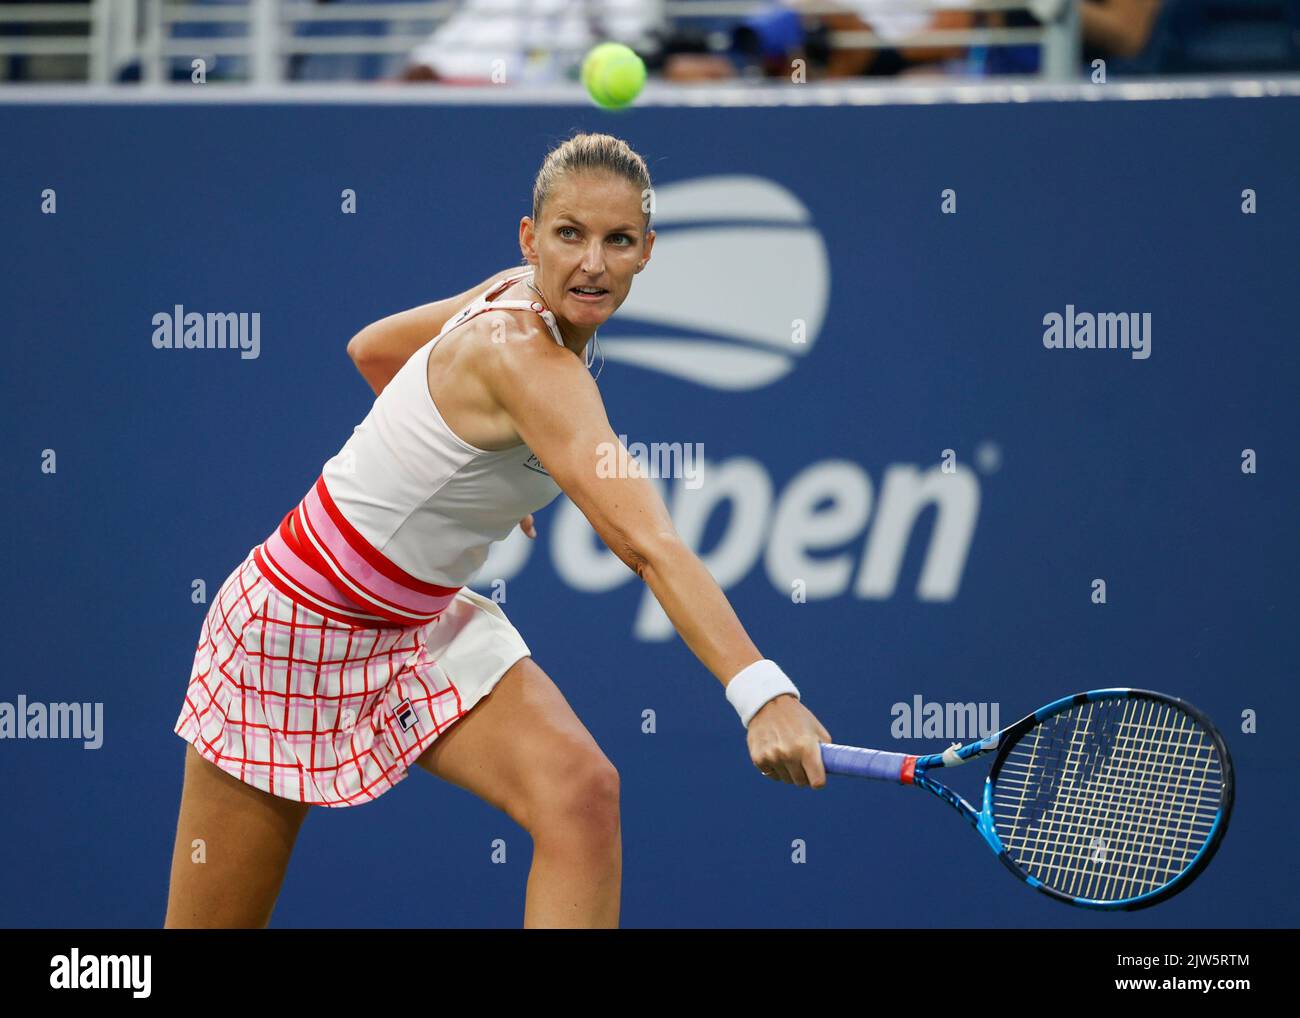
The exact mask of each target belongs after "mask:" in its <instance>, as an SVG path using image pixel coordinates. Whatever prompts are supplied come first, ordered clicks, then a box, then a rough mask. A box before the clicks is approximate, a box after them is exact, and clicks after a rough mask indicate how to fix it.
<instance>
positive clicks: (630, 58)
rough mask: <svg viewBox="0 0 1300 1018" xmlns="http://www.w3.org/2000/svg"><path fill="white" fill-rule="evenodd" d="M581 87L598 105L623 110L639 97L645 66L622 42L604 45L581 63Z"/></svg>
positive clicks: (596, 47) (592, 49) (591, 52)
mask: <svg viewBox="0 0 1300 1018" xmlns="http://www.w3.org/2000/svg"><path fill="white" fill-rule="evenodd" d="M582 83H583V85H584V86H586V89H587V94H588V95H590V96H591V97H592V98H593V99H594V100H596V102H597V103H598V104H599V105H601V106H604V107H605V108H606V109H611V110H616V109H620V108H621V107H623V106H627V105H628V104H629V103H631V102H632V100H633V99H635V98H636V97H637V96H638V95H640V93H641V87H642V86H643V85H644V84H645V63H644V62H643V61H642V60H641V58H640V57H639V56H637V55H636V52H635V51H634V50H632V49H631V48H630V47H628V46H624V45H623V44H622V43H621V42H602V43H601V44H600V45H599V46H593V47H592V48H591V50H590V51H589V52H588V53H587V55H586V56H585V57H584V58H583V60H582Z"/></svg>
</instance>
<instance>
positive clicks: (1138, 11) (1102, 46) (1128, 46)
mask: <svg viewBox="0 0 1300 1018" xmlns="http://www.w3.org/2000/svg"><path fill="white" fill-rule="evenodd" d="M1159 13H1160V0H1083V3H1082V4H1080V6H1079V20H1080V23H1081V24H1082V26H1083V57H1084V63H1085V64H1088V63H1091V62H1092V61H1093V60H1094V59H1096V58H1098V57H1101V58H1103V59H1104V58H1107V57H1135V56H1137V55H1138V54H1139V53H1141V52H1142V50H1143V49H1145V48H1146V44H1147V41H1148V40H1149V39H1150V38H1151V29H1152V28H1153V27H1154V26H1155V23H1156V15H1157V14H1159Z"/></svg>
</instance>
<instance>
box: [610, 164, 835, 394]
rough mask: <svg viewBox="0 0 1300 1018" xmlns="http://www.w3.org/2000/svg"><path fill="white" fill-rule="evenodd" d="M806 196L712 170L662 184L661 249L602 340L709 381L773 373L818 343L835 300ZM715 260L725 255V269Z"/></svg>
mask: <svg viewBox="0 0 1300 1018" xmlns="http://www.w3.org/2000/svg"><path fill="white" fill-rule="evenodd" d="M811 218H812V217H811V215H810V213H809V212H808V209H807V208H805V207H804V205H803V203H802V202H801V201H800V200H799V199H798V198H797V197H796V196H795V195H794V194H792V193H791V192H790V191H788V190H786V189H785V188H784V187H782V186H781V185H779V184H776V183H774V182H772V181H770V180H766V179H764V178H762V177H754V176H745V175H726V176H716V177H705V178H701V179H697V180H690V181H686V182H683V183H679V184H668V185H666V186H664V187H657V188H655V213H654V224H653V225H654V228H655V234H656V239H655V255H656V257H655V261H654V268H653V271H651V272H646V273H644V274H643V275H640V276H638V277H637V281H636V286H634V287H633V288H632V292H631V293H630V294H629V295H628V298H627V300H626V301H624V302H623V305H622V307H620V309H619V322H620V323H624V322H628V321H629V320H635V322H633V323H632V324H633V326H634V327H635V324H636V323H637V322H643V323H645V324H647V325H652V326H655V328H654V329H653V330H652V331H651V332H647V333H646V334H644V335H635V334H628V333H626V332H620V333H619V334H618V335H617V336H615V337H612V338H610V339H609V340H608V341H606V340H605V339H604V338H603V337H602V339H601V344H600V346H601V349H602V350H603V351H604V352H605V356H606V357H607V358H608V359H609V360H611V361H621V362H622V363H624V364H632V365H635V366H637V367H641V368H648V369H650V370H652V371H659V372H662V373H663V374H666V375H672V376H674V377H676V378H684V379H686V380H687V381H690V382H696V383H698V384H699V385H706V386H709V387H710V388H713V389H728V390H745V389H759V388H762V387H763V386H765V385H771V384H772V383H773V382H775V381H777V380H778V379H780V378H783V377H785V376H786V375H788V374H789V373H790V372H791V371H793V370H794V367H795V365H796V364H797V363H798V362H799V360H800V359H801V358H803V357H806V356H808V354H809V353H810V352H812V348H813V345H814V343H815V342H816V340H817V335H818V333H819V332H820V331H821V327H822V323H823V322H824V321H825V318H826V310H827V306H828V304H829V303H830V258H829V256H828V254H827V251H826V244H825V242H824V241H823V240H822V235H821V232H820V231H819V230H818V229H817V228H816V227H815V226H813V225H812V222H811ZM719 265H725V266H727V267H728V268H727V271H726V272H725V273H719V272H718V271H717V267H718V266H719Z"/></svg>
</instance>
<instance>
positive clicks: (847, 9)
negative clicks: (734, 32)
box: [795, 0, 975, 78]
mask: <svg viewBox="0 0 1300 1018" xmlns="http://www.w3.org/2000/svg"><path fill="white" fill-rule="evenodd" d="M809 2H811V3H813V4H815V5H816V6H825V5H826V4H825V3H824V2H823V0H799V2H798V3H796V4H795V6H796V7H803V6H808V4H809ZM942 2H943V3H944V6H946V7H948V8H950V9H948V10H942V11H917V10H904V9H900V6H899V3H898V2H897V0H893V2H891V0H835V6H837V7H842V8H844V10H843V11H842V12H839V13H835V14H822V15H819V16H818V17H819V20H820V21H821V22H822V23H823V24H825V25H826V27H828V28H829V29H830V30H831V31H835V32H862V31H870V32H874V33H875V34H876V35H878V36H880V37H881V39H883V40H884V41H886V42H901V41H902V40H903V39H905V38H907V37H908V36H913V35H917V34H918V33H921V32H929V31H944V30H948V31H951V30H954V29H963V28H972V27H974V26H975V15H974V13H973V12H971V11H968V10H961V9H960V8H962V7H965V6H966V0H942ZM952 8H958V9H952ZM965 52H966V47H964V46H942V47H935V46H897V47H892V46H891V47H889V48H887V49H858V48H853V47H841V48H835V49H832V50H831V52H830V55H829V59H828V60H827V65H826V74H825V76H826V77H828V78H844V77H854V76H857V75H873V76H879V75H893V74H900V73H916V72H918V71H930V72H937V73H942V72H943V70H944V68H942V67H940V66H939V65H941V64H944V63H946V62H948V61H953V60H960V59H961V58H962V57H963V56H964V55H965Z"/></svg>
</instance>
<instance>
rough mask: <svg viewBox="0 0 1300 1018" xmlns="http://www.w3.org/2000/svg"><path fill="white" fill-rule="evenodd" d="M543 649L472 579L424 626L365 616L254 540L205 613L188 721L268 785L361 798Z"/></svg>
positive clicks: (311, 795)
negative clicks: (337, 605) (324, 604)
mask: <svg viewBox="0 0 1300 1018" xmlns="http://www.w3.org/2000/svg"><path fill="white" fill-rule="evenodd" d="M529 654H530V651H529V649H528V646H527V644H525V643H524V641H523V638H522V637H521V636H520V635H519V633H518V632H517V631H516V630H515V628H514V626H512V625H511V624H510V621H509V620H508V619H507V618H506V616H505V613H504V612H502V611H501V608H500V607H499V606H498V605H497V604H495V603H494V602H492V601H490V600H489V599H487V598H485V597H483V596H481V595H479V594H476V593H474V592H473V591H471V590H468V589H462V590H460V591H459V592H458V593H457V594H456V596H455V598H454V599H453V600H452V601H451V603H450V604H448V606H447V607H446V608H445V609H444V610H443V612H442V614H440V615H439V616H438V617H437V618H435V619H434V620H433V621H432V622H429V623H426V624H424V625H419V626H408V627H402V626H389V627H366V626H356V625H351V624H348V623H345V622H341V621H335V620H332V619H327V618H325V617H324V616H322V615H320V614H317V613H316V612H314V611H312V610H311V609H310V608H306V607H304V606H303V605H302V604H300V603H297V602H295V601H294V600H291V599H290V598H289V597H287V596H285V594H283V593H281V591H280V590H278V589H277V588H276V587H275V586H273V585H272V584H271V583H270V582H269V581H268V580H267V579H266V577H265V576H263V575H262V572H261V571H260V570H259V568H258V566H257V562H256V560H255V559H254V556H253V553H252V552H250V553H249V555H248V557H247V558H246V559H245V560H244V561H243V562H242V563H241V564H240V565H239V566H238V567H237V568H236V569H235V571H234V572H233V573H231V574H230V576H229V578H227V580H226V582H225V583H224V584H222V587H221V590H220V592H219V593H218V595H217V597H216V599H215V600H214V601H213V604H212V606H211V607H210V609H209V610H208V614H207V617H206V618H205V619H204V620H203V628H202V630H201V632H200V637H199V645H198V651H197V653H196V654H195V657H194V668H193V670H192V672H191V673H190V681H189V688H188V689H187V690H186V693H185V704H184V706H183V707H182V709H181V713H180V717H179V718H177V721H176V725H175V729H174V730H175V732H176V734H177V735H179V736H180V737H181V738H183V739H185V740H186V741H187V742H190V743H192V744H193V745H194V747H195V749H196V750H198V752H199V753H200V754H201V755H202V756H203V757H204V758H205V759H207V760H210V761H211V762H212V763H214V764H216V765H217V766H218V767H220V768H221V769H222V770H223V771H226V772H227V773H229V774H233V775H234V776H235V777H237V778H239V779H240V780H241V781H245V782H247V783H248V784H250V785H252V786H254V787H255V788H260V789H261V790H262V791H264V792H270V793H271V794H273V795H278V796H281V797H283V798H286V799H295V800H297V801H299V802H304V803H310V804H312V805H317V806H355V805H357V804H359V803H363V802H369V801H370V800H371V799H375V798H377V797H378V796H380V795H381V794H383V793H384V792H386V791H387V790H388V789H390V788H392V787H393V785H395V784H397V782H399V781H401V780H402V779H403V778H405V777H406V775H407V772H408V768H409V767H410V766H411V764H412V763H413V762H414V760H415V758H416V757H418V756H419V755H420V754H421V753H422V752H424V750H425V749H427V748H428V747H429V745H430V744H431V743H432V742H433V741H434V740H435V739H436V738H437V737H438V736H439V735H441V734H442V733H443V732H445V731H446V730H447V729H448V728H449V727H450V726H451V725H453V724H455V723H456V721H458V720H459V719H460V718H462V717H464V716H465V714H467V713H468V712H469V710H470V709H471V708H472V707H473V706H474V705H475V704H477V703H478V702H479V701H480V700H481V699H482V698H483V697H485V696H487V694H488V693H490V692H491V691H492V689H493V687H495V686H496V684H497V682H498V681H499V680H500V678H501V676H502V675H504V674H505V672H506V670H507V669H509V668H510V666H511V665H513V664H514V663H515V662H516V661H518V660H519V659H520V658H522V657H526V656H528V655H529Z"/></svg>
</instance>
